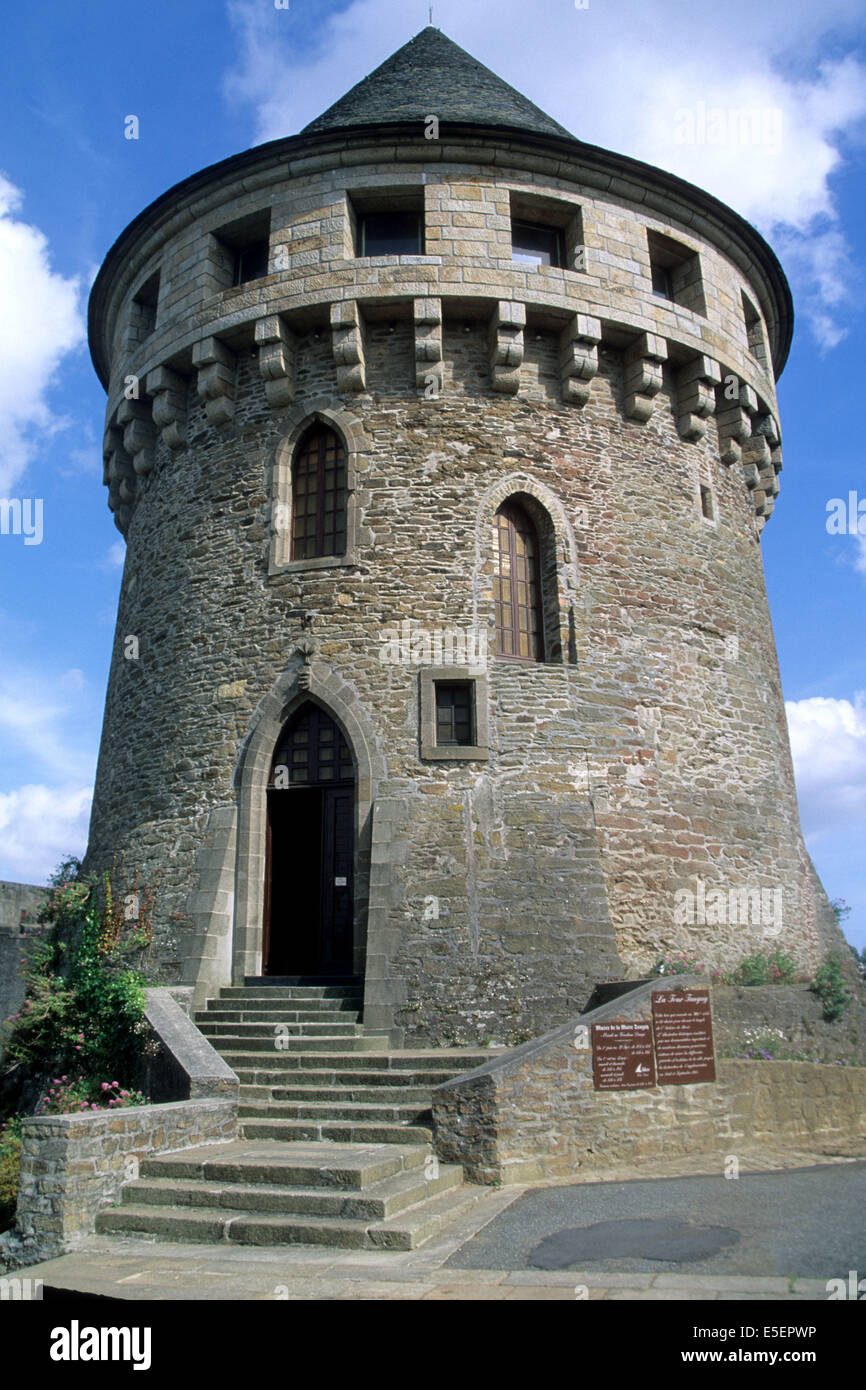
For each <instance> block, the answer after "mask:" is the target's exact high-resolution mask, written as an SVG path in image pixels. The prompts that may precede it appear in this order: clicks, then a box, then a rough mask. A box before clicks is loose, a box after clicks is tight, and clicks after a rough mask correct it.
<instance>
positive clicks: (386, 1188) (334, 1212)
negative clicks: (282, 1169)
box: [122, 1163, 463, 1221]
mask: <svg viewBox="0 0 866 1390" xmlns="http://www.w3.org/2000/svg"><path fill="white" fill-rule="evenodd" d="M425 1173H426V1170H425V1168H423V1167H418V1168H416V1169H414V1170H409V1171H407V1172H400V1173H396V1174H394V1175H393V1176H391V1177H388V1178H381V1179H380V1180H379V1181H378V1182H375V1183H371V1184H370V1185H369V1186H367V1187H364V1188H362V1189H360V1190H359V1191H345V1190H342V1191H329V1190H327V1189H325V1188H322V1187H317V1188H306V1187H280V1186H278V1185H276V1184H273V1183H258V1184H244V1183H231V1182H216V1181H210V1182H201V1181H197V1180H196V1179H192V1178H142V1179H139V1180H138V1181H137V1182H134V1183H129V1184H128V1185H127V1186H126V1187H124V1189H123V1192H122V1205H123V1206H124V1207H128V1206H156V1207H199V1208H212V1207H223V1208H225V1207H227V1208H229V1209H231V1210H233V1211H244V1212H249V1213H253V1212H273V1213H275V1214H277V1215H280V1216H287V1215H290V1216H324V1217H329V1218H332V1219H333V1218H338V1219H348V1220H352V1221H381V1220H384V1218H385V1217H388V1216H394V1215H395V1214H396V1213H397V1212H400V1211H405V1210H406V1208H407V1207H413V1206H416V1205H417V1204H418V1203H419V1202H425V1201H427V1200H428V1198H430V1197H434V1196H437V1195H438V1194H439V1193H440V1192H448V1191H451V1190H452V1189H453V1188H455V1187H459V1186H460V1185H461V1184H462V1182H463V1170H462V1169H461V1168H460V1166H459V1164H455V1163H448V1164H439V1165H438V1171H437V1175H436V1177H427V1176H425Z"/></svg>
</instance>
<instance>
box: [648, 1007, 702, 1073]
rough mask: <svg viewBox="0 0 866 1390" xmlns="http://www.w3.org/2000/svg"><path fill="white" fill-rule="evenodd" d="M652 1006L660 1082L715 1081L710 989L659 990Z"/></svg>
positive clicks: (657, 1071) (657, 1069)
mask: <svg viewBox="0 0 866 1390" xmlns="http://www.w3.org/2000/svg"><path fill="white" fill-rule="evenodd" d="M652 1007H653V1032H654V1034H655V1052H656V1074H657V1076H658V1084H659V1085H660V1086H690V1085H692V1083H693V1082H697V1081H715V1079H716V1063H715V1054H714V1051H713V1021H712V1016H711V1014H710V992H709V990H708V989H684V990H681V991H680V990H655V991H654V992H653V996H652Z"/></svg>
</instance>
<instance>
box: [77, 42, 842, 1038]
mask: <svg viewBox="0 0 866 1390" xmlns="http://www.w3.org/2000/svg"><path fill="white" fill-rule="evenodd" d="M287 80H288V77H287ZM431 114H432V115H434V116H435V117H436V121H435V122H433V123H431V121H430V120H429V117H430V116H431ZM791 330H792V304H791V297H790V292H789V290H788V286H787V283H786V281H785V277H784V275H783V273H782V270H781V268H780V266H779V264H778V262H777V260H776V258H775V256H774V254H773V252H772V251H771V249H770V248H769V246H768V245H767V244H766V242H764V241H763V239H762V238H761V237H760V236H759V235H758V234H757V233H756V232H755V231H754V229H753V228H752V227H750V226H749V225H748V224H747V223H746V222H744V221H743V220H742V219H741V218H740V217H738V216H737V215H736V214H735V213H733V212H732V211H731V210H730V209H728V208H727V207H725V206H724V205H722V204H721V203H719V202H718V201H717V200H716V199H714V198H712V197H710V196H709V195H707V194H705V193H703V192H702V191H701V190H699V189H697V188H695V187H693V186H692V185H690V184H687V183H685V182H683V181H682V180H681V179H678V178H675V177H674V176H672V175H670V174H667V173H664V172H662V171H660V170H657V169H653V168H650V167H649V166H647V165H644V164H641V163H639V162H637V161H635V160H632V159H627V158H623V157H621V156H618V155H615V154H611V153H608V152H605V151H602V150H599V149H596V148H594V147H591V146H588V145H584V144H583V143H581V142H580V141H579V140H577V139H575V138H573V137H572V136H571V135H570V134H569V133H568V132H567V131H564V130H563V129H562V127H560V126H558V125H557V123H556V122H554V121H552V120H551V119H550V118H549V117H547V116H545V115H544V113H543V112H540V111H539V110H538V109H537V108H536V107H534V106H533V105H532V104H531V103H530V102H528V101H527V100H526V99H525V98H524V97H522V96H521V95H520V94H519V93H517V92H515V91H514V90H513V89H512V88H510V87H509V86H508V85H507V84H505V83H503V82H501V81H500V79H498V78H496V77H495V76H494V74H492V73H489V72H488V71H487V69H484V68H482V67H481V65H480V64H478V63H477V62H475V60H474V59H472V58H470V57H469V55H467V54H465V53H464V52H463V51H462V50H461V49H459V48H457V46H456V45H454V44H452V43H451V42H450V40H448V39H447V38H446V37H445V36H444V35H442V34H440V33H439V31H438V30H436V29H433V28H429V29H425V30H424V31H423V32H422V33H421V34H419V35H418V36H417V37H416V38H415V39H413V40H412V41H411V43H409V44H407V45H406V46H405V47H404V48H403V49H401V50H400V51H399V52H398V53H397V54H395V55H394V56H393V58H391V59H389V60H388V61H387V62H386V63H385V64H383V66H382V68H380V69H378V70H377V71H376V72H375V73H374V74H372V75H371V77H370V78H369V79H367V80H366V81H365V82H364V83H362V84H360V85H359V86H358V87H357V88H355V89H353V90H352V91H351V92H350V93H348V94H347V95H346V97H344V98H343V99H341V101H340V102H338V103H337V105H336V106H335V107H334V108H332V109H331V110H330V111H329V112H326V113H324V115H323V116H322V117H320V118H319V119H318V120H317V121H315V122H313V123H312V125H311V126H309V127H308V128H307V129H306V130H304V131H302V132H301V133H300V134H298V135H295V136H290V137H287V138H285V139H282V140H279V141H274V142H271V143H270V144H268V145H264V146H259V147H257V148H255V149H253V150H250V151H248V152H246V153H245V154H241V155H237V156H235V157H234V158H231V159H227V160H224V161H222V162H221V163H220V164H217V165H214V166H213V167H211V168H209V169H206V170H204V171H202V172H201V173H198V174H196V175H194V176H193V177H192V178H189V179H187V180H185V181H184V182H183V183H181V184H179V185H178V186H177V187H176V188H174V189H171V190H170V191H169V192H168V193H166V194H164V195H163V196H162V197H161V198H160V199H159V200H158V201H157V202H156V203H155V204H154V205H153V206H152V207H151V208H149V209H146V210H145V211H144V212H143V213H142V214H141V215H140V216H139V217H138V218H136V220H135V221H134V222H133V223H132V224H131V225H130V227H128V228H127V230H126V231H125V232H124V233H123V234H122V235H121V237H120V238H119V239H118V240H117V242H116V243H115V245H114V246H113V248H112V250H111V251H110V252H109V254H108V257H107V259H106V261H105V264H104V266H103V267H102V270H101V271H100V274H99V276H98V277H97V280H96V283H95V285H94V288H93V293H92V296H91V303H90V341H91V350H92V354H93V360H94V363H95V366H96V370H97V372H98V374H99V376H100V379H101V381H102V382H103V385H104V386H105V389H106V391H107V394H108V403H107V413H106V425H105V436H104V458H105V482H106V484H107V487H108V501H109V505H110V507H111V509H112V511H113V514H114V517H115V521H116V523H117V525H118V527H119V529H120V531H121V532H122V534H123V535H124V537H125V539H126V545H127V554H126V564H125V570H124V577H123V585H122V590H121V595H120V601H119V607H118V620H117V629H116V634H115V639H114V651H113V658H112V666H111V673H110V677H109V682H108V692H107V699H106V709H105V720H104V726H103V733H102V744H101V751H100V758H99V768H98V775H97V781H96V790H95V796H94V803H93V814H92V821H91V828H90V843H89V849H88V854H87V860H86V867H88V868H103V867H107V866H108V865H109V864H110V862H111V860H112V859H113V857H114V856H115V855H116V854H121V855H123V856H125V863H126V864H127V865H128V866H129V867H130V869H132V868H133V867H135V868H137V869H138V872H139V874H140V876H141V878H142V880H143V881H145V882H148V883H153V884H158V885H159V889H158V896H157V904H156V910H155V917H154V962H155V969H156V971H157V974H158V976H159V978H160V980H161V981H163V982H165V983H167V984H177V983H183V984H184V985H186V986H190V987H192V988H193V990H194V991H195V1001H196V1004H197V1005H200V1004H201V1002H202V1001H203V1000H204V999H205V998H206V997H208V996H211V995H213V994H215V993H216V992H217V990H218V989H219V987H221V986H223V985H225V984H229V983H234V984H240V983H243V981H244V979H245V978H248V977H250V976H253V977H258V976H267V977H276V976H280V975H282V976H302V977H314V978H319V977H322V976H325V975H329V974H331V975H337V976H341V975H342V976H357V977H360V978H361V979H362V980H363V983H364V1008H365V1015H364V1016H365V1022H366V1023H368V1024H369V1025H370V1026H372V1027H374V1028H375V1029H376V1030H377V1031H382V1032H386V1033H387V1034H388V1035H389V1037H390V1039H391V1041H392V1042H393V1043H394V1044H396V1045H399V1044H400V1043H402V1042H404V1041H406V1042H409V1041H411V1042H413V1043H414V1042H429V1043H433V1044H439V1043H479V1042H484V1041H493V1042H499V1043H506V1044H514V1043H519V1042H521V1041H523V1040H524V1039H525V1038H527V1037H530V1036H533V1035H535V1034H538V1033H541V1032H544V1031H546V1030H547V1029H549V1028H550V1027H551V1026H552V1025H555V1024H557V1023H562V1022H564V1021H566V1020H568V1019H570V1018H572V1017H573V1016H574V1015H575V1014H577V1013H579V1012H580V1010H581V1009H583V1007H584V1006H585V1004H586V1001H587V999H588V997H589V995H590V993H591V991H592V989H593V987H594V986H595V985H596V984H597V983H598V982H599V981H604V980H610V979H621V978H623V977H625V976H627V975H632V976H634V975H637V974H640V973H642V972H646V971H647V970H648V969H649V968H651V967H652V965H653V963H654V962H655V960H656V959H657V957H658V956H660V955H663V954H669V953H671V952H674V951H677V950H687V951H693V952H696V953H698V954H699V955H700V956H701V957H702V958H703V959H705V960H707V961H708V963H711V964H716V965H719V966H725V965H728V964H731V963H733V962H734V961H735V960H737V959H739V958H740V957H742V956H743V955H744V954H746V953H748V952H749V951H752V950H755V949H764V948H767V947H770V948H775V947H779V948H781V949H784V950H785V951H787V952H788V953H790V954H791V955H792V956H793V957H794V958H795V959H796V961H797V962H798V964H799V966H800V967H801V968H802V969H803V970H804V971H811V970H813V969H814V967H815V966H816V964H817V963H818V961H819V959H820V958H821V956H822V955H823V953H824V951H825V950H826V948H827V945H828V943H831V942H834V943H839V942H840V941H841V936H840V935H839V933H838V929H837V925H836V921H835V917H834V915H833V912H832V910H831V908H830V905H829V902H828V900H827V897H826V895H825V893H824V891H823V888H822V887H821V885H820V883H819V882H818V880H817V877H816V875H815V873H814V870H813V868H812V865H811V863H810V860H809V857H808V855H807V853H806V850H805V847H804V843H803V837H802V833H801V830H800V824H799V818H798V812H797V804H796V796H795V790H794V778H793V768H792V763H791V755H790V749H789V745H788V735H787V728H786V723H785V716H784V706H783V700H782V691H781V686H780V680H779V670H778V665H777V660H776V653H775V647H774V642H773V633H772V627H771V622H770V614H769V610H768V604H767V597H766V591H765V586H764V577H763V569H762V561H761V551H760V536H761V531H762V528H763V527H764V525H765V523H766V522H767V520H768V519H769V516H770V514H771V513H772V511H773V509H774V506H775V502H776V498H777V495H778V491H779V473H780V470H781V466H782V456H781V443H780V426H779V421H778V411H777V404H776V394H775V381H776V378H777V377H778V375H779V373H780V372H781V371H782V369H783V367H784V363H785V358H786V354H787V351H788V347H789V343H790V337H791ZM405 623H408V624H409V625H410V628H411V631H412V634H413V639H412V641H411V642H410V643H409V644H408V660H406V661H405V662H404V661H395V660H392V659H387V660H385V659H382V652H383V650H384V649H385V644H386V643H387V642H388V640H389V637H388V634H389V633H391V634H393V633H394V632H398V633H401V634H402V632H403V631H404V627H403V625H404V624H405ZM445 632H450V633H452V634H454V633H460V634H467V633H468V634H471V635H472V637H473V641H472V646H471V650H472V652H473V653H475V654H477V653H479V652H483V651H485V650H486V651H487V653H489V656H488V659H486V660H484V661H478V660H475V661H471V662H470V661H469V660H468V659H466V660H463V659H457V658H455V657H454V655H453V653H454V647H453V643H452V647H451V659H448V658H443V659H441V660H440V659H439V658H438V657H437V655H436V652H437V647H436V643H435V640H434V639H435V636H436V634H439V636H440V639H441V637H442V634H443V633H445ZM482 636H483V638H484V641H483V642H482V641H481V637H482ZM416 637H417V641H416V640H415V639H416ZM425 643H426V646H425ZM440 649H441V650H443V651H444V650H445V647H444V645H443V643H442V642H441V640H440ZM467 650H468V648H467V647H466V646H465V645H464V648H463V654H464V657H465V656H466V652H467ZM342 749H345V756H344V755H343V752H342V751H341V750H342ZM329 750H330V751H329ZM281 760H282V761H281ZM281 769H283V771H284V772H285V781H284V782H283V783H281V781H280V777H281V775H282V774H281V771H280V770H281ZM684 894H685V895H688V894H691V895H692V898H693V901H694V904H695V910H693V911H692V912H691V914H690V913H689V912H688V911H685V910H683V904H684V903H687V902H688V900H689V899H688V898H687V897H686V898H684V897H683V895H684ZM701 894H703V896H701ZM698 901H700V902H701V903H702V904H703V906H702V909H701V914H699V913H698V912H697V908H696V905H697V903H698ZM710 903H712V904H713V910H712V912H710V911H709V910H708V909H709V904H710ZM767 904H771V905H772V913H768V912H767V911H765V906H766V905H767Z"/></svg>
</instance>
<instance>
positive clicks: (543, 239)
mask: <svg viewBox="0 0 866 1390" xmlns="http://www.w3.org/2000/svg"><path fill="white" fill-rule="evenodd" d="M511 259H512V260H514V261H524V262H526V263H528V264H530V265H555V266H564V265H565V254H564V249H563V234H562V229H561V228H560V227H545V226H542V225H541V224H539V223H537V222H521V221H518V220H517V219H512V223H511Z"/></svg>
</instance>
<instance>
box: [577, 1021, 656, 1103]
mask: <svg viewBox="0 0 866 1390" xmlns="http://www.w3.org/2000/svg"><path fill="white" fill-rule="evenodd" d="M592 1079H593V1085H594V1086H595V1089H596V1090H597V1091H636V1090H638V1089H639V1088H641V1087H643V1086H654V1085H655V1084H656V1078H655V1067H654V1065H653V1035H652V1024H650V1023H639V1022H635V1023H632V1022H631V1021H630V1020H626V1019H622V1020H620V1021H619V1022H614V1023H594V1024H593V1025H592Z"/></svg>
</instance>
